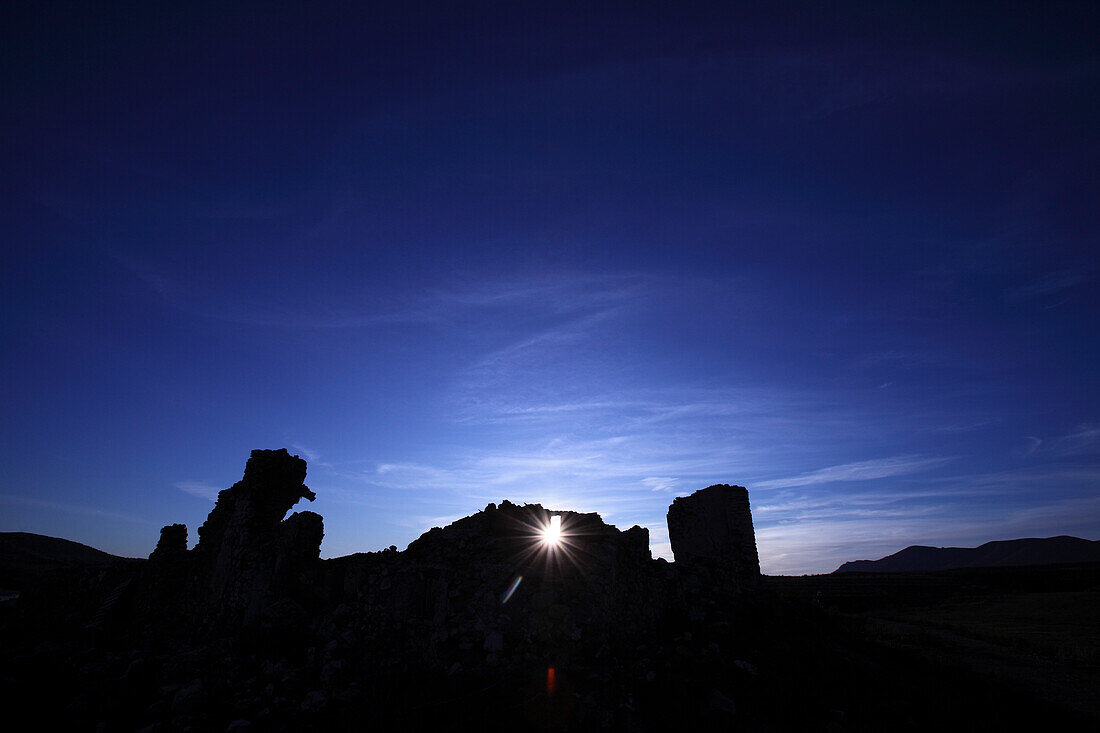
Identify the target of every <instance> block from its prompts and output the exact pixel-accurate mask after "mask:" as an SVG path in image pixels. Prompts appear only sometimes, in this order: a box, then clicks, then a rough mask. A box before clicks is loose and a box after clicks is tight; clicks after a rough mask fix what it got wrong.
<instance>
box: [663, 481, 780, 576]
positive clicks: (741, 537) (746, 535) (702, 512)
mask: <svg viewBox="0 0 1100 733" xmlns="http://www.w3.org/2000/svg"><path fill="white" fill-rule="evenodd" d="M668 536H669V540H670V541H671V544H672V554H673V556H674V557H675V558H676V564H677V565H682V566H684V567H685V568H687V567H699V566H703V567H708V568H713V569H716V570H719V571H725V572H727V573H729V575H730V576H731V578H732V580H733V582H736V583H739V584H742V585H743V584H746V583H750V584H752V583H755V582H756V581H757V580H758V579H759V577H760V560H759V557H758V556H757V552H756V533H755V531H754V530H753V526H752V512H751V511H750V510H749V492H748V489H746V488H745V487H744V486H730V485H728V484H715V485H714V486H708V487H707V488H705V489H700V490H699V491H696V492H695V493H694V494H692V495H691V496H685V497H680V498H678V499H675V500H673V502H672V506H670V507H669V508H668Z"/></svg>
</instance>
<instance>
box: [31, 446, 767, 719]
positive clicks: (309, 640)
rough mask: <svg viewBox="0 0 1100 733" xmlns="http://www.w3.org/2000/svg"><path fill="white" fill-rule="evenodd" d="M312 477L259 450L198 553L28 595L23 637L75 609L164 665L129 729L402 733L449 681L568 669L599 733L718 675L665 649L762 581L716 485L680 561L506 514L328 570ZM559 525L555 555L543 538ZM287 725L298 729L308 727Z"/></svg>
mask: <svg viewBox="0 0 1100 733" xmlns="http://www.w3.org/2000/svg"><path fill="white" fill-rule="evenodd" d="M305 476H306V463H305V461H304V460H302V459H301V458H299V457H297V456H292V455H290V454H288V452H287V451H286V450H285V449H283V450H256V451H253V452H252V454H251V457H250V458H249V459H248V463H247V465H246V467H245V472H244V477H243V478H242V479H241V480H240V481H238V482H237V483H236V484H234V485H233V486H231V487H230V488H228V489H225V490H224V491H222V492H220V494H219V495H218V499H217V502H216V504H215V506H214V508H213V510H212V511H211V512H210V514H209V516H208V518H207V520H206V522H205V523H204V524H203V525H202V526H201V527H200V528H199V530H198V536H199V540H198V543H197V545H196V546H195V548H194V549H192V550H188V549H187V527H186V526H184V525H182V524H173V525H169V526H166V527H164V528H163V529H162V530H161V535H160V540H159V542H158V543H157V545H156V549H154V550H153V552H152V554H151V555H150V556H149V559H148V560H147V561H133V562H132V563H127V564H123V565H118V566H113V567H111V568H109V569H104V570H102V571H97V572H96V573H83V574H81V573H76V574H73V575H71V576H66V580H65V582H64V583H53V584H46V585H43V586H42V587H41V588H39V589H38V590H36V591H35V592H34V593H31V594H28V595H27V597H26V598H25V604H24V608H25V612H26V618H27V619H28V620H29V621H28V623H40V624H41V625H42V630H41V631H42V633H47V631H48V630H49V629H53V628H57V627H58V614H59V609H64V614H65V616H64V619H62V620H63V624H62V625H63V626H64V627H65V628H73V629H83V632H82V633H83V634H84V635H85V636H84V642H82V643H85V644H90V645H92V646H91V648H92V649H96V650H102V649H115V648H125V649H133V648H143V649H146V650H159V651H156V653H155V654H153V656H151V657H150V660H155V661H150V662H149V663H150V664H155V665H157V668H158V669H159V670H160V672H159V673H158V674H160V677H159V679H160V680H161V681H162V684H161V686H160V687H159V688H157V689H155V690H154V689H149V690H146V689H145V687H141V684H138V683H137V682H136V681H135V683H134V684H136V685H137V687H136V688H135V691H134V692H133V694H134V695H138V697H139V698H140V697H141V696H142V695H152V698H155V699H157V700H159V702H156V701H154V702H153V703H151V704H150V703H149V702H148V699H146V698H141V699H145V702H142V704H141V705H140V706H138V707H140V708H141V710H145V707H142V706H148V710H147V711H146V712H144V713H139V714H137V715H136V717H135V718H133V720H132V722H134V724H135V725H136V724H137V721H149V720H164V719H165V717H164V716H168V717H170V718H172V719H173V720H174V721H175V722H176V723H179V721H187V720H192V721H195V720H200V719H201V720H207V721H208V720H210V719H212V718H210V717H209V716H211V715H213V716H214V717H217V715H227V714H228V713H226V712H225V711H226V710H230V709H241V710H248V711H250V714H251V713H255V712H256V711H257V710H259V711H261V712H262V711H263V710H264V706H267V707H268V708H269V709H270V710H271V711H276V710H278V711H282V712H280V713H279V714H284V713H285V714H288V715H289V714H293V715H306V714H309V713H315V712H316V711H318V710H335V709H344V710H347V709H348V708H347V707H346V706H347V705H349V704H352V703H350V702H348V701H351V700H358V701H359V703H355V704H364V705H368V706H370V707H371V709H372V710H376V711H377V710H378V706H379V705H383V706H384V707H385V709H386V710H391V711H396V712H392V715H393V716H396V717H393V718H385V717H384V718H383V720H384V721H387V722H388V723H392V724H394V725H399V724H404V721H403V720H402V719H401V718H400V715H401V713H400V712H399V711H401V710H408V709H421V707H422V704H423V700H422V699H419V698H418V697H417V693H416V691H417V690H418V689H422V688H423V689H429V690H431V691H432V692H431V694H432V695H436V696H440V695H442V696H444V697H446V695H448V694H450V693H447V692H446V691H447V690H450V689H452V688H454V687H455V685H458V686H459V688H462V685H467V686H470V687H472V688H475V689H478V690H480V689H482V687H484V685H486V684H489V685H494V684H495V685H502V687H500V689H501V690H506V689H512V688H514V687H515V685H521V684H526V682H523V680H525V679H527V678H528V676H529V675H530V674H532V670H534V671H535V672H538V670H542V674H546V670H547V669H550V670H551V673H552V672H553V670H554V669H564V670H568V673H569V674H571V675H574V679H577V678H576V675H587V676H588V677H587V679H589V682H588V683H586V684H590V685H595V687H591V690H592V692H591V693H590V694H591V695H595V696H596V698H593V700H596V699H597V698H599V700H603V702H599V700H597V702H596V703H593V704H592V705H591V706H590V707H589V708H588V710H589V712H586V713H584V715H587V716H588V717H587V718H585V720H586V721H587V723H586V725H591V726H594V727H604V726H605V725H606V724H609V723H608V721H610V720H612V719H613V718H615V716H618V715H619V713H617V712H614V711H615V710H616V709H617V708H616V705H618V703H612V702H610V701H611V700H612V699H613V698H614V699H618V698H617V697H616V696H621V695H622V694H625V693H623V689H625V688H624V687H622V686H623V685H626V684H628V682H627V680H631V679H634V676H636V675H637V674H641V675H642V677H643V678H645V677H646V675H649V674H651V673H652V674H657V672H653V671H652V670H654V669H663V670H664V671H661V672H660V674H662V675H665V674H667V675H672V676H675V675H681V676H682V675H684V674H689V675H694V674H696V673H697V672H694V671H691V670H694V669H697V667H696V665H698V664H699V663H700V662H699V660H703V661H705V662H706V664H719V662H718V661H717V660H718V659H719V657H718V652H717V651H714V650H713V649H712V648H711V647H709V646H707V645H706V644H710V641H707V642H706V644H704V641H703V637H700V641H699V642H698V644H696V646H698V647H699V649H698V650H696V651H694V652H692V654H693V655H695V656H692V657H691V659H688V657H683V655H681V657H682V658H681V657H676V656H675V655H674V656H673V657H669V656H668V654H669V650H670V649H671V648H672V647H669V646H667V645H668V644H669V643H672V642H671V641H670V639H671V638H672V636H671V635H672V634H674V633H684V634H685V635H684V637H683V639H686V638H688V636H690V634H687V633H686V630H688V629H697V630H699V631H698V632H697V633H699V634H703V633H706V634H709V636H707V637H706V638H707V639H711V640H713V639H721V638H723V637H722V636H721V635H722V634H723V633H726V632H725V631H722V629H734V628H740V624H741V622H740V621H739V620H738V619H739V618H740V617H739V616H738V614H739V613H741V612H742V611H743V610H744V608H745V607H746V604H748V603H750V601H751V600H752V598H753V597H755V594H746V591H750V590H753V589H755V588H756V587H757V586H758V583H759V578H760V570H759V563H758V560H757V554H756V544H755V540H754V536H753V528H752V519H751V515H750V513H749V506H748V494H747V492H746V490H745V489H744V488H742V487H733V486H725V485H719V486H712V487H709V488H707V489H703V490H701V491H697V492H695V493H694V494H692V495H691V496H687V497H682V498H679V499H676V500H675V501H674V502H673V504H672V506H671V507H670V509H669V513H668V525H669V535H670V538H671V540H672V547H673V552H674V554H675V557H676V562H674V563H669V562H666V561H665V560H664V559H654V558H653V557H652V555H651V553H650V549H649V532H648V530H647V529H645V528H644V527H639V526H634V527H631V528H630V529H626V530H619V529H618V528H616V527H614V526H611V525H609V524H606V523H605V522H604V521H603V520H602V519H601V518H600V516H599V515H598V514H595V513H590V514H585V513H579V512H571V511H550V510H547V509H546V508H544V507H542V506H540V505H538V504H526V505H522V506H520V505H516V504H513V503H512V502H509V501H502V502H500V503H499V504H489V505H488V506H486V507H485V508H484V509H483V510H481V511H479V512H477V513H475V514H473V515H471V516H468V517H465V518H463V519H459V520H457V521H455V522H453V523H452V524H450V525H448V526H446V527H442V528H439V527H437V528H433V529H431V530H429V531H428V532H426V533H424V534H423V535H421V536H420V537H419V538H418V539H416V540H414V541H413V542H412V543H410V544H409V546H408V548H407V549H405V550H404V551H401V552H399V551H397V548H396V547H391V548H389V549H388V550H382V551H380V552H364V553H357V554H353V555H348V556H345V557H338V558H333V559H328V560H322V559H320V547H321V540H322V537H323V534H324V528H323V520H322V518H321V517H320V516H319V515H318V514H315V513H313V512H308V511H303V512H296V513H293V514H291V515H290V516H289V517H286V514H287V512H289V511H290V510H291V509H292V508H293V507H294V505H295V504H297V502H298V501H299V500H301V499H303V498H304V499H308V500H310V501H312V500H313V499H314V493H313V492H312V491H311V490H310V489H309V488H308V487H307V486H306V485H305V483H304V481H305ZM554 515H556V516H559V517H560V518H561V526H562V536H563V543H564V545H563V547H562V549H560V550H550V549H548V547H547V546H546V545H545V544H544V543H543V542H542V541H541V537H540V531H539V530H540V528H542V527H545V526H546V525H547V524H548V523H549V519H550V517H551V516H554ZM284 517H285V518H284ZM703 630H709V631H703ZM680 643H683V641H681V642H680ZM89 653H92V652H89ZM96 653H99V652H98V651H97V652H96ZM112 653H113V652H112ZM661 655H664V656H663V657H662V656H661ZM659 658H660V659H663V660H664V661H658V659H659ZM677 660H679V661H677ZM708 660H709V661H708ZM638 665H648V667H647V669H648V670H650V671H644V670H642V671H639V670H641V667H638ZM660 665H664V666H663V667H662V666H660ZM678 665H679V666H678ZM680 666H683V669H682V670H680V671H678V672H674V671H673V670H678V669H680ZM698 669H702V668H698ZM707 669H709V667H707ZM215 670H220V671H215ZM699 673H700V674H701V672H699ZM90 674H91V673H90ZM92 676H93V677H94V674H93V675H92ZM171 680H178V681H179V685H182V686H181V687H177V686H175V685H176V683H172V682H170V681H171ZM601 680H602V681H601ZM505 681H507V682H505ZM165 682H169V684H164V683H165ZM142 684H144V683H142ZM425 685H426V686H427V687H424V686H425ZM462 689H465V688H462ZM487 689H488V688H487ZM216 690H217V691H216ZM513 693H514V694H519V693H518V692H517V691H516V690H513V691H512V692H511V693H509V694H513ZM478 694H481V693H478ZM502 694H503V693H502ZM523 694H525V695H526V694H527V693H523ZM670 694H673V693H670ZM601 696H603V697H601ZM604 697H606V698H607V699H606V700H604V699H603V698H604ZM152 698H149V699H152ZM135 699H137V698H135ZM448 699H449V698H448ZM540 699H543V698H540ZM561 699H563V700H564V699H566V698H561ZM211 701H217V704H216V705H215V704H214V703H213V702H211ZM341 701H343V702H341ZM544 702H545V699H544ZM212 705H213V708H212V707H211V706H212ZM342 705H343V706H344V707H343V708H341V707H340V706H342ZM218 706H220V707H218ZM214 708H217V709H218V710H221V711H222V712H220V713H217V714H214V713H211V712H209V711H210V710H212V709H214ZM431 710H434V708H432V709H430V710H428V712H424V713H422V715H424V716H428V717H426V718H424V719H425V720H427V719H431V716H432V715H435V713H434V712H431ZM200 711H206V712H200ZM390 714H391V713H389V712H386V713H384V715H390ZM197 715H198V716H201V715H205V716H208V717H206V718H201V717H194V716H197ZM532 715H534V716H535V718H538V717H539V716H540V715H541V713H538V714H535V713H532ZM188 716H192V717H188ZM608 716H610V717H608ZM287 720H288V722H287V724H286V727H287V729H293V728H294V726H295V725H296V723H295V722H294V721H295V720H297V719H296V718H293V717H291V718H288V719H287ZM142 724H144V723H142ZM174 724H175V723H174ZM180 724H181V725H182V723H180ZM138 727H140V726H138ZM184 727H186V726H184ZM276 728H277V726H276Z"/></svg>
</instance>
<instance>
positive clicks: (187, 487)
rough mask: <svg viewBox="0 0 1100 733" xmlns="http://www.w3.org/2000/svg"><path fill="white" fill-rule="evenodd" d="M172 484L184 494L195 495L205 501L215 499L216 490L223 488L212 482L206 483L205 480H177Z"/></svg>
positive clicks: (216, 495)
mask: <svg viewBox="0 0 1100 733" xmlns="http://www.w3.org/2000/svg"><path fill="white" fill-rule="evenodd" d="M172 486H174V487H175V488H177V489H179V490H180V491H182V492H183V493H185V494H190V495H191V496H197V497H198V498H200V499H205V500H207V501H214V500H215V499H217V498H218V492H219V491H221V490H222V489H224V488H225V487H224V486H221V487H218V486H215V485H214V484H209V483H206V482H205V481H177V482H176V483H174V484H172Z"/></svg>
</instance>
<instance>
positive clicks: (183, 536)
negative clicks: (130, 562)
mask: <svg viewBox="0 0 1100 733" xmlns="http://www.w3.org/2000/svg"><path fill="white" fill-rule="evenodd" d="M186 555H187V525H186V524H169V525H168V526H166V527H162V528H161V530H160V540H159V541H158V542H157V546H156V549H154V550H153V552H152V553H151V554H150V555H149V559H150V560H153V561H154V562H163V561H171V560H178V559H180V558H183V557H185V556H186Z"/></svg>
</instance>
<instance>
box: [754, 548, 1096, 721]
mask: <svg viewBox="0 0 1100 733" xmlns="http://www.w3.org/2000/svg"><path fill="white" fill-rule="evenodd" d="M765 586H766V587H768V588H770V589H772V590H774V591H775V592H776V593H778V594H779V595H780V596H782V597H785V598H789V599H792V600H797V601H799V602H805V603H808V604H810V605H812V606H815V607H817V608H819V609H821V610H822V611H823V612H824V613H826V614H827V615H828V616H830V617H831V618H833V619H834V620H835V621H836V623H837V624H838V625H839V626H841V627H844V628H847V629H849V630H850V631H852V632H855V633H858V634H860V635H862V636H864V638H865V639H866V640H867V641H869V642H872V643H874V644H875V645H876V646H879V647H881V648H882V649H884V650H889V651H893V652H897V653H899V654H901V655H903V656H909V657H911V658H912V659H913V660H914V661H918V660H919V661H920V662H922V663H927V664H930V665H933V666H934V667H937V668H940V669H941V670H942V671H943V673H944V674H949V675H957V676H958V677H959V679H961V680H972V681H975V682H977V681H981V682H983V683H985V684H987V685H991V686H993V687H995V688H998V689H1000V690H1002V691H1003V692H1004V693H1005V694H1010V695H1012V696H1014V697H1017V698H1018V699H1020V700H1025V701H1031V702H1034V703H1036V704H1037V705H1040V706H1050V707H1051V708H1053V709H1057V710H1059V711H1063V712H1065V713H1067V714H1069V715H1071V716H1081V718H1082V720H1090V719H1091V720H1092V721H1097V720H1100V564H1098V563H1090V564H1083V565H1054V566H1046V567H1029V568H986V569H982V568H978V569H962V570H945V571H938V572H925V573H877V574H870V573H866V574H865V573H853V574H832V575H817V576H803V577H768V578H765Z"/></svg>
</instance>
